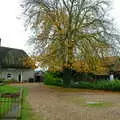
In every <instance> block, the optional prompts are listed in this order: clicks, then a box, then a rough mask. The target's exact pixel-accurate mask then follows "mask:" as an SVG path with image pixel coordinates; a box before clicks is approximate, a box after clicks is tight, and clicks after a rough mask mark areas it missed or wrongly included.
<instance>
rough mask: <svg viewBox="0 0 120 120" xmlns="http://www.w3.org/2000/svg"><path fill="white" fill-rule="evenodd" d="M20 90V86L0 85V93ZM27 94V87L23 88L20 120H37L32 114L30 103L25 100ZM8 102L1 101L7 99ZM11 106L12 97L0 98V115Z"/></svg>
mask: <svg viewBox="0 0 120 120" xmlns="http://www.w3.org/2000/svg"><path fill="white" fill-rule="evenodd" d="M19 91H20V87H18V86H17V87H16V86H9V85H2V86H0V93H17V92H19ZM27 95H28V89H27V88H24V94H23V105H22V108H23V109H22V112H21V114H22V120H38V119H37V117H36V115H34V113H33V111H32V109H31V106H30V104H29V103H28V102H27V100H26V96H27ZM8 100H9V102H3V101H8ZM11 106H12V98H9V99H8V98H0V117H1V116H3V115H5V114H6V113H7V112H8V111H9V109H10V108H11Z"/></svg>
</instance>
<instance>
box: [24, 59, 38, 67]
mask: <svg viewBox="0 0 120 120" xmlns="http://www.w3.org/2000/svg"><path fill="white" fill-rule="evenodd" d="M24 66H25V67H26V68H32V69H35V68H36V65H35V61H34V60H33V59H32V58H31V57H26V58H24Z"/></svg>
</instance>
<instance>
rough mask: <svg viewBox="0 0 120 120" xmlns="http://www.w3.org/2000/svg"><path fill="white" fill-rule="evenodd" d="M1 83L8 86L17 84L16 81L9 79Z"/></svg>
mask: <svg viewBox="0 0 120 120" xmlns="http://www.w3.org/2000/svg"><path fill="white" fill-rule="evenodd" d="M3 83H5V84H9V83H17V81H16V80H14V79H10V80H4V81H3Z"/></svg>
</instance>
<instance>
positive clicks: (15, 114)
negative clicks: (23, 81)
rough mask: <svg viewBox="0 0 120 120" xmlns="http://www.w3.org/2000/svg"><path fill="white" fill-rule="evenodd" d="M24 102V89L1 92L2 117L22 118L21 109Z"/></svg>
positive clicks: (8, 118)
mask: <svg viewBox="0 0 120 120" xmlns="http://www.w3.org/2000/svg"><path fill="white" fill-rule="evenodd" d="M22 103H23V89H22V88H21V89H20V91H19V92H18V93H1V94H0V119H1V120H4V119H5V120H13V119H14V120H18V119H21V117H22V115H21V110H22Z"/></svg>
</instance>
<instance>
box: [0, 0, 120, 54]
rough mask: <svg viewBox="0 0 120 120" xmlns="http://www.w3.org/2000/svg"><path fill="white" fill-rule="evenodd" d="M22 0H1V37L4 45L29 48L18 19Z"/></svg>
mask: <svg viewBox="0 0 120 120" xmlns="http://www.w3.org/2000/svg"><path fill="white" fill-rule="evenodd" d="M20 1H21V0H0V38H2V46H6V47H12V48H18V49H23V50H25V51H27V52H28V51H29V50H28V48H29V47H28V46H27V45H26V42H27V40H28V33H27V32H25V28H24V25H23V21H22V20H19V19H17V17H19V15H20V14H21V9H20V6H19V5H20ZM112 1H113V6H112V7H113V11H112V13H111V14H112V15H113V16H114V19H115V22H116V24H118V25H117V26H120V0H112Z"/></svg>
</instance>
